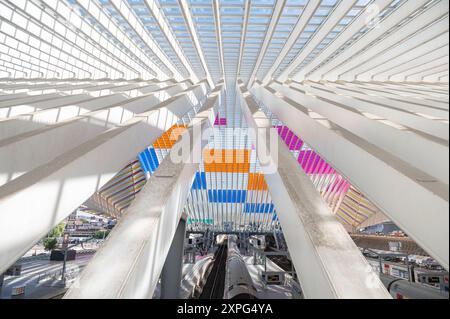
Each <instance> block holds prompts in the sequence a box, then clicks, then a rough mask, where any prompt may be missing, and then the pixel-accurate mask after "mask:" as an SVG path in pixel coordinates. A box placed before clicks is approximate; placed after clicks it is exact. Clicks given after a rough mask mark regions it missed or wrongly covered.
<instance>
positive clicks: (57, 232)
mask: <svg viewBox="0 0 450 319" xmlns="http://www.w3.org/2000/svg"><path fill="white" fill-rule="evenodd" d="M65 227H66V225H65V224H64V223H63V222H61V223H59V224H58V225H56V226H55V227H54V228H53V229H52V230H51V231H50V232H49V233H48V235H47V237H61V235H62V234H63V233H64V228H65Z"/></svg>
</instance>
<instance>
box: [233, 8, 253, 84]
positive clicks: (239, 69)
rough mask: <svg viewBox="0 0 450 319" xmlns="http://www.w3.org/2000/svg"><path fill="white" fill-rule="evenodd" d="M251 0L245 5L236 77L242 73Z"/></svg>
mask: <svg viewBox="0 0 450 319" xmlns="http://www.w3.org/2000/svg"><path fill="white" fill-rule="evenodd" d="M251 3H252V1H251V0H248V1H245V5H244V21H243V25H242V34H241V45H240V47H239V61H238V67H237V72H236V73H237V74H236V78H237V77H238V76H240V75H241V65H242V56H243V54H244V46H245V38H246V36H247V26H248V18H249V16H250V8H251Z"/></svg>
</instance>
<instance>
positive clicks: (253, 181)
mask: <svg viewBox="0 0 450 319" xmlns="http://www.w3.org/2000/svg"><path fill="white" fill-rule="evenodd" d="M248 190H263V191H265V190H267V183H266V180H265V178H264V174H261V173H250V174H248Z"/></svg>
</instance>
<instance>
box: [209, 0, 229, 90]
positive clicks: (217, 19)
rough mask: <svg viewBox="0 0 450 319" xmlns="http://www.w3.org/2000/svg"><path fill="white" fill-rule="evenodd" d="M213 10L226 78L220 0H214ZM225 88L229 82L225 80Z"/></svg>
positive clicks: (220, 55) (220, 57) (223, 72)
mask: <svg viewBox="0 0 450 319" xmlns="http://www.w3.org/2000/svg"><path fill="white" fill-rule="evenodd" d="M212 6H213V12H214V23H215V25H216V39H217V46H218V48H219V61H220V67H221V69H222V78H226V74H225V73H226V71H225V62H224V54H223V42H222V27H221V21H220V2H219V0H214V2H213V4H212ZM224 88H225V90H226V89H227V83H226V81H224Z"/></svg>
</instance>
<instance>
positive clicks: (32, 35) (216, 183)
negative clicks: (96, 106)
mask: <svg viewBox="0 0 450 319" xmlns="http://www.w3.org/2000/svg"><path fill="white" fill-rule="evenodd" d="M421 1H422V2H423V4H422V6H421V7H420V8H419V9H415V10H411V12H408V11H405V12H407V13H408V14H402V15H399V16H400V18H398V21H394V22H395V23H391V24H389V29H388V30H385V32H384V33H383V34H381V33H380V34H379V35H378V36H377V37H376V38H373V39H369V40H368V39H367V37H368V35H370V34H371V31H372V30H373V28H374V27H373V26H371V25H370V23H361V21H364V20H366V19H367V17H366V15H367V12H368V8H370V6H371V5H372V4H374V3H380V2H378V1H375V0H126V1H123V0H61V1H55V0H14V1H13V0H11V1H7V0H5V1H1V2H0V14H1V20H0V39H1V40H2V41H0V50H1V51H0V53H1V54H2V57H4V59H3V60H4V61H0V63H1V64H0V72H3V71H5V70H6V71H5V72H12V74H18V75H17V76H16V77H22V75H23V74H30V75H31V76H32V77H33V76H35V77H39V75H38V74H44V77H47V78H71V79H72V78H77V79H124V80H133V79H136V78H141V79H144V80H148V79H154V78H156V79H158V80H168V79H175V80H176V81H183V80H187V79H190V80H192V82H193V83H197V82H198V81H201V80H204V79H206V80H207V81H208V82H209V84H210V86H211V88H212V87H213V86H214V85H215V84H217V83H218V82H219V81H220V80H224V83H225V88H224V94H222V95H221V100H220V104H219V105H218V108H217V110H216V112H217V113H216V117H217V118H216V122H217V124H216V126H215V127H216V128H217V131H218V134H217V135H216V136H214V137H213V138H212V139H211V140H210V141H209V145H208V147H209V149H219V150H227V149H230V150H248V151H249V163H248V164H249V170H248V172H246V173H245V174H247V175H245V174H244V173H242V172H241V171H239V169H237V170H235V171H230V172H226V173H223V172H215V171H212V172H208V168H205V166H204V165H203V164H202V165H201V166H200V170H199V174H200V175H199V176H200V179H201V178H203V177H202V176H203V175H202V173H207V174H206V175H205V177H206V178H207V180H206V184H207V187H205V188H204V189H202V188H201V187H200V188H199V189H194V190H192V191H191V197H190V198H189V201H190V202H189V203H190V205H191V208H189V207H187V208H186V209H191V210H192V213H193V214H202V215H201V216H199V217H198V219H207V217H205V216H208V214H210V213H211V212H214V211H216V212H217V211H222V210H224V211H233V212H238V211H239V212H240V213H241V215H239V214H238V215H237V216H235V217H236V218H237V217H242V216H246V217H248V218H250V219H253V218H254V217H258V218H259V217H260V216H258V215H255V216H253V215H251V214H250V215H245V214H246V213H249V212H250V213H251V210H252V209H254V210H258V209H259V208H262V207H264V209H266V208H267V209H268V210H269V211H270V212H271V214H273V215H272V217H269V216H266V217H267V222H270V221H271V220H272V218H273V216H275V215H276V210H275V209H274V208H273V207H272V206H271V205H273V204H272V203H271V199H270V194H269V193H268V192H267V190H266V189H264V187H262V188H261V187H260V188H261V189H258V188H256V189H250V188H249V184H248V183H249V180H250V177H249V176H250V175H251V176H253V177H252V178H257V175H258V174H260V169H259V165H258V162H257V160H256V157H255V154H254V152H253V151H252V143H251V141H248V140H247V139H246V138H244V136H245V134H242V136H236V134H234V132H233V131H231V130H230V129H236V128H238V129H242V130H243V131H245V130H246V129H247V124H246V122H245V119H244V117H243V114H242V112H241V108H240V105H239V99H238V98H237V94H236V83H237V80H238V79H241V80H242V81H243V82H244V83H245V84H246V85H247V86H248V87H249V88H250V87H251V86H252V85H253V83H255V81H261V82H263V83H264V84H268V83H270V81H271V80H278V81H280V82H284V81H286V80H288V79H294V80H297V81H300V80H298V78H296V77H298V76H299V74H302V75H304V78H305V79H308V78H309V76H311V75H314V74H320V72H321V70H323V69H326V68H327V66H328V65H329V64H330V63H331V64H332V63H333V61H334V60H336V59H339V58H342V57H343V56H344V57H345V59H346V60H343V62H342V63H346V62H348V61H349V60H352V59H356V58H355V57H358V55H360V54H364V53H366V52H368V51H370V50H372V49H373V48H374V46H377V45H379V44H380V43H381V42H382V41H383V39H385V38H387V37H389V36H391V35H392V34H393V33H394V32H396V31H398V30H401V29H402V27H403V26H404V25H405V24H406V23H409V22H411V21H412V19H415V18H417V17H424V16H426V14H427V12H428V11H431V9H432V8H433V6H435V5H436V4H438V3H442V2H443V1H445V0H429V1H427V0H421ZM383 3H384V2H383ZM407 4H411V2H409V1H407V0H392V1H386V2H385V5H384V6H383V7H381V8H379V9H380V11H379V13H378V16H377V18H378V19H379V21H380V22H383V21H384V20H387V19H389V18H390V17H392V16H394V17H395V16H396V14H397V13H399V11H402V10H400V9H402V8H403V9H404V8H405V7H406V6H407ZM442 16H443V17H444V18H445V12H442ZM447 16H448V13H447ZM436 21H438V20H436ZM391 22H392V21H391ZM355 25H356V26H357V27H354V26H355ZM430 25H431V22H430ZM349 31H350V32H349ZM349 33H350V34H349ZM344 35H345V36H344ZM343 38H344V39H343ZM430 41H431V40H430ZM361 43H364V45H362V44H361ZM424 43H425V42H424ZM355 44H361V45H360V46H359V49H358V50H356V51H355V52H351V54H348V53H349V51H352V47H353V46H354V45H355ZM443 45H445V43H444V44H443ZM325 51H327V54H324V52H325ZM14 55H15V56H20V58H21V59H22V61H19V60H20V59H17V58H14ZM35 57H39V59H36V58H35ZM427 62H430V61H428V60H424V61H423V64H426V63H427ZM27 68H29V70H31V71H28V73H26V72H25V71H24V70H25V69H27ZM347 71H348V70H347ZM16 72H17V73H16ZM2 74H3V73H2ZM322 75H323V73H322ZM444 76H445V74H444ZM24 77H25V76H24ZM447 77H448V73H447ZM323 79H325V80H327V78H323ZM331 81H335V80H331ZM272 120H274V119H273V118H272ZM273 125H274V126H278V127H281V126H282V123H278V122H276V121H275V120H274V123H273ZM305 147H306V146H304V147H303V149H301V151H304V152H307V151H309V150H307V149H305ZM296 151H298V152H300V150H296ZM308 154H309V153H308ZM295 156H296V157H298V156H299V155H298V154H295ZM308 163H309V162H308ZM308 165H309V164H308ZM311 165H313V164H311ZM255 180H256V179H255ZM255 187H256V186H255ZM258 187H259V186H258ZM238 190H241V191H244V190H245V191H249V192H248V193H247V194H246V195H248V196H249V197H248V198H250V197H251V196H254V197H252V199H251V200H250V199H249V200H248V201H246V202H240V201H239V200H237V201H231V202H224V203H219V202H220V201H219V200H216V201H214V199H215V197H214V196H216V197H219V194H221V193H220V192H222V191H224V192H228V191H238ZM209 191H211V193H209ZM202 192H203V193H202ZM214 192H215V193H214ZM224 194H225V193H224ZM232 194H233V196H235V197H236V196H237V195H236V194H237V193H236V194H235V193H232ZM200 195H201V196H200ZM208 196H210V197H211V199H212V202H213V203H214V205H215V206H214V205H213V206H214V207H212V206H210V208H208V209H207V210H205V211H195V206H196V205H203V204H205V205H206V203H202V202H199V199H201V198H204V199H207V198H208ZM220 196H221V195H220ZM247 204H248V205H250V206H248V205H247ZM253 204H255V205H256V206H254V207H253V206H252V205H253ZM208 205H209V204H208ZM258 205H259V206H258ZM264 205H265V206H264ZM256 207H259V208H256ZM246 211H247V212H246ZM236 218H234V217H230V218H229V219H226V221H225V222H232V221H236ZM267 225H268V224H266V225H265V226H264V227H266V226H267ZM267 227H268V226H267ZM267 227H266V228H267Z"/></svg>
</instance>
